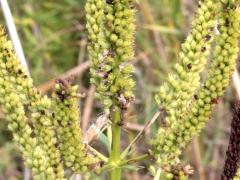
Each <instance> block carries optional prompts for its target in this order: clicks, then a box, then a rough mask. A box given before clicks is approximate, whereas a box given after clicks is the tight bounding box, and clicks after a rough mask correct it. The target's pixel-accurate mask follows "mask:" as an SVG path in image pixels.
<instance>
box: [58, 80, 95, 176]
mask: <svg viewBox="0 0 240 180" xmlns="http://www.w3.org/2000/svg"><path fill="white" fill-rule="evenodd" d="M53 98H54V103H53V109H54V119H55V123H56V126H57V127H58V129H57V132H58V139H59V148H60V152H61V154H62V156H63V158H64V164H65V165H66V166H67V167H69V168H71V169H72V170H73V172H75V173H80V172H86V171H87V170H89V169H91V168H92V167H93V166H94V165H97V163H98V159H96V158H94V157H93V156H91V155H90V154H89V153H88V152H87V148H86V145H85V144H84V143H83V136H82V132H81V128H80V112H79V107H78V98H77V86H73V87H71V85H70V82H69V81H68V80H58V81H57V85H56V89H55V93H54V95H53Z"/></svg>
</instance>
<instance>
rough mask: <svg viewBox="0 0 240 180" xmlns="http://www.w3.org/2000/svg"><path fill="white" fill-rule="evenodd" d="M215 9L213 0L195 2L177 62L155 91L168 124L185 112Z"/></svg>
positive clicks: (206, 52) (197, 82)
mask: <svg viewBox="0 0 240 180" xmlns="http://www.w3.org/2000/svg"><path fill="white" fill-rule="evenodd" d="M215 13H216V4H215V3H214V1H213V0H205V1H200V2H199V9H198V11H197V14H196V17H195V20H194V21H193V23H192V30H191V33H190V34H189V35H188V37H187V38H186V41H185V43H183V45H182V50H181V52H180V55H179V56H180V60H179V63H177V64H176V65H175V73H171V74H170V75H169V76H168V80H167V82H166V83H165V84H164V85H163V86H162V87H160V90H159V93H158V94H157V95H156V101H157V103H158V104H159V106H160V107H161V108H163V109H164V110H165V111H166V112H167V113H168V116H167V118H166V122H167V123H168V126H171V125H172V123H174V122H175V121H177V120H178V119H179V118H181V116H182V115H183V113H184V112H186V110H187V107H188V105H189V103H190V100H191V99H192V96H193V95H194V93H195V92H196V90H197V88H198V87H199V85H200V72H201V71H202V70H203V68H204V65H205V64H206V62H207V58H208V56H209V54H210V48H211V43H212V39H213V38H214V32H213V27H214V25H215V23H216V21H215Z"/></svg>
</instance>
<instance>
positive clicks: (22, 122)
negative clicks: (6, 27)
mask: <svg viewBox="0 0 240 180" xmlns="http://www.w3.org/2000/svg"><path fill="white" fill-rule="evenodd" d="M2 40H3V39H2V38H0V42H1V44H2V45H3V46H4V43H8V41H5V42H4V41H2ZM0 56H1V58H4V57H5V54H4V53H3V52H2V51H0ZM13 78H14V77H13V76H11V75H10V74H9V73H8V71H7V69H6V64H4V63H3V62H2V61H0V104H1V106H2V108H3V111H4V112H5V113H6V115H7V119H8V123H9V124H8V128H9V129H10V130H11V131H12V133H13V137H14V140H15V142H16V143H17V144H18V147H19V149H20V150H21V152H22V154H23V157H24V160H25V164H26V166H27V167H29V168H31V169H32V171H33V176H34V178H35V179H39V180H40V179H43V178H44V179H49V180H51V179H53V178H54V177H55V175H54V171H53V168H52V167H51V165H50V163H49V159H48V158H47V155H46V152H45V151H44V150H43V149H42V148H41V147H40V146H39V145H38V139H37V138H35V137H32V135H33V131H32V129H31V127H30V126H29V125H28V119H27V116H26V114H25V112H24V106H23V104H22V102H21V98H20V97H19V96H18V92H17V91H16V89H15V88H14V84H13V82H12V80H13Z"/></svg>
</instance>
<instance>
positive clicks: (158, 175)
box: [153, 167, 162, 180]
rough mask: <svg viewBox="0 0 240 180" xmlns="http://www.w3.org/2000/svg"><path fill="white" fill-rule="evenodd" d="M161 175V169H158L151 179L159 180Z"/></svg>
mask: <svg viewBox="0 0 240 180" xmlns="http://www.w3.org/2000/svg"><path fill="white" fill-rule="evenodd" d="M161 173H162V169H161V168H160V167H159V168H158V170H157V173H156V175H155V176H154V179H153V180H160V178H161Z"/></svg>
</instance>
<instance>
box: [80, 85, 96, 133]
mask: <svg viewBox="0 0 240 180" xmlns="http://www.w3.org/2000/svg"><path fill="white" fill-rule="evenodd" d="M94 92H95V87H94V86H93V85H92V86H90V88H89V90H88V93H87V98H86V101H85V104H84V110H83V116H82V129H83V132H85V131H86V130H87V127H88V124H89V121H90V116H91V112H92V105H93V100H94Z"/></svg>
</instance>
